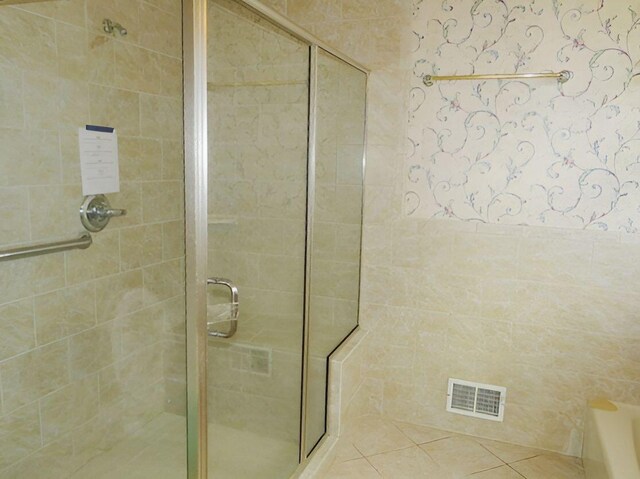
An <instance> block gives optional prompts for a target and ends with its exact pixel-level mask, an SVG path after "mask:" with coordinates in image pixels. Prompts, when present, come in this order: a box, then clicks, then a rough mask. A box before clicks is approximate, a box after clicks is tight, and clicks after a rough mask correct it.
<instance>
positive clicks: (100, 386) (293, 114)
mask: <svg viewBox="0 0 640 479" xmlns="http://www.w3.org/2000/svg"><path fill="white" fill-rule="evenodd" d="M181 40H182V41H181ZM366 79H367V75H366V71H365V70H364V69H363V68H362V67H360V66H358V65H357V64H355V63H354V62H352V61H350V60H348V59H347V58H345V57H343V56H342V55H340V54H339V53H338V52H335V51H333V50H332V49H330V48H329V47H326V46H325V45H323V44H322V43H321V42H320V41H318V40H316V39H314V38H313V37H312V36H311V35H309V34H308V33H306V32H305V31H303V30H301V29H299V28H298V27H297V26H295V25H293V24H291V23H290V22H289V21H288V20H287V19H286V18H284V17H281V16H280V15H278V14H276V13H275V12H273V11H271V10H269V9H268V8H265V7H263V6H262V5H261V4H260V3H258V2H254V1H235V0H185V1H184V2H180V1H178V0H162V1H153V2H151V1H145V0H132V1H127V2H122V1H119V0H49V1H41V0H40V1H16V0H5V1H3V2H0V106H1V108H0V446H1V447H0V478H7V479H8V478H29V479H33V478H40V477H42V478H45V477H46V478H47V479H55V478H86V477H92V478H94V479H110V478H120V477H127V478H141V479H142V478H154V479H155V478H163V477H167V478H172V479H173V478H179V477H189V478H194V479H195V478H199V479H203V478H208V477H210V478H229V479H231V478H233V479H243V478H256V477H260V478H264V479H284V478H288V477H291V476H292V475H295V474H296V472H297V471H299V470H300V468H301V467H303V465H304V464H303V463H304V462H305V461H306V458H307V457H308V456H309V454H310V453H311V452H312V451H313V450H314V448H315V447H316V446H317V445H318V443H319V442H320V441H321V439H322V437H323V436H324V435H325V432H326V421H327V419H326V418H327V411H326V408H327V379H328V378H327V375H328V369H327V367H328V361H327V359H328V357H329V355H330V354H331V353H332V351H333V350H334V349H335V348H336V347H337V346H338V345H339V344H340V343H341V342H342V341H343V340H344V339H345V338H346V337H347V336H348V335H349V333H350V332H352V331H353V330H354V329H355V328H356V327H357V321H358V294H359V277H360V237H361V224H362V196H363V158H364V122H365V90H366ZM87 125H93V126H89V127H87ZM183 125H184V127H183ZM95 127H99V128H101V129H102V130H100V131H108V132H110V131H111V130H110V129H111V128H113V129H114V130H113V132H114V133H115V134H116V135H117V142H118V149H119V172H120V188H119V190H120V191H119V192H116V193H108V194H106V197H107V198H108V201H110V203H111V205H113V208H111V207H107V206H100V205H99V207H91V208H90V207H88V206H87V205H88V201H86V200H85V198H84V195H83V187H82V186H83V185H82V181H81V180H82V174H81V170H80V156H79V146H78V136H79V133H78V131H79V129H81V130H87V129H88V130H90V131H94V130H92V129H94V128H95ZM105 129H106V130H105ZM184 152H186V155H185V154H184ZM185 199H186V201H185ZM81 205H82V211H83V212H84V213H85V216H87V212H89V213H90V214H89V216H91V215H92V214H93V215H95V216H96V217H100V218H103V217H104V219H105V221H104V222H103V224H102V225H104V223H106V222H108V224H107V225H106V227H105V228H104V229H103V230H102V231H99V232H95V231H94V232H92V233H88V232H87V231H85V228H84V227H83V223H82V222H81V221H80V209H81ZM118 208H122V209H125V210H126V215H123V213H124V212H123V211H120V210H118ZM109 219H110V221H109ZM85 223H86V221H85ZM91 231H93V230H91ZM89 235H91V236H89ZM301 464H302V466H301Z"/></svg>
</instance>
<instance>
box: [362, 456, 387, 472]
mask: <svg viewBox="0 0 640 479" xmlns="http://www.w3.org/2000/svg"><path fill="white" fill-rule="evenodd" d="M389 452H391V451H389ZM383 454H384V453H383ZM364 460H365V461H367V462H368V463H369V465H370V466H371V467H373V470H374V471H376V472H377V473H378V475H379V476H380V477H384V475H383V474H382V471H379V470H378V468H377V467H376V466H374V465H373V463H372V462H371V461H370V460H369V458H368V457H367V456H364Z"/></svg>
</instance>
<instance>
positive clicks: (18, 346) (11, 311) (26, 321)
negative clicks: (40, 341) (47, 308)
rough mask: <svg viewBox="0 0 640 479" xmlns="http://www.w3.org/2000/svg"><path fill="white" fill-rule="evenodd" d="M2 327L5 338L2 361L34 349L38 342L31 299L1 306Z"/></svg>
mask: <svg viewBox="0 0 640 479" xmlns="http://www.w3.org/2000/svg"><path fill="white" fill-rule="evenodd" d="M0 328H2V336H3V338H4V339H3V341H2V346H0V361H1V360H4V359H7V358H10V357H11V356H15V355H17V354H20V353H24V352H26V351H28V350H30V349H33V348H34V347H35V345H36V343H35V330H34V324H33V303H32V301H31V299H25V300H22V301H17V302H15V303H9V304H6V305H4V306H1V307H0Z"/></svg>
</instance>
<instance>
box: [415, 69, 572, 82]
mask: <svg viewBox="0 0 640 479" xmlns="http://www.w3.org/2000/svg"><path fill="white" fill-rule="evenodd" d="M572 76H573V74H572V73H571V72H570V71H568V70H562V71H561V72H548V73H493V74H486V75H425V76H424V77H423V78H422V81H423V82H424V84H425V85H426V86H433V84H434V82H437V81H449V80H452V81H456V80H517V79H522V78H526V79H532V78H534V79H535V78H555V79H556V80H558V82H559V83H565V82H567V81H569V79H570V78H571V77H572Z"/></svg>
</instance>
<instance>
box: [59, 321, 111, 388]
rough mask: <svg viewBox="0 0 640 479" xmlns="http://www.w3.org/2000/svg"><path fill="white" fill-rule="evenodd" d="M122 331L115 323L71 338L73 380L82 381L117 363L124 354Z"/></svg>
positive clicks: (100, 326)
mask: <svg viewBox="0 0 640 479" xmlns="http://www.w3.org/2000/svg"><path fill="white" fill-rule="evenodd" d="M121 349H122V339H121V336H120V330H119V329H118V328H117V327H116V325H115V324H114V323H113V322H107V323H104V324H101V325H99V326H97V327H95V328H92V329H89V330H87V331H84V332H82V333H80V334H77V335H75V336H72V337H71V338H69V365H70V366H69V369H70V375H71V378H72V379H74V380H78V379H82V378H84V377H86V376H88V375H91V374H93V373H95V372H97V371H99V370H100V369H102V368H105V367H107V366H109V365H110V364H113V363H114V362H115V361H117V360H118V359H119V358H120V357H121V355H122V353H121Z"/></svg>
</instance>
